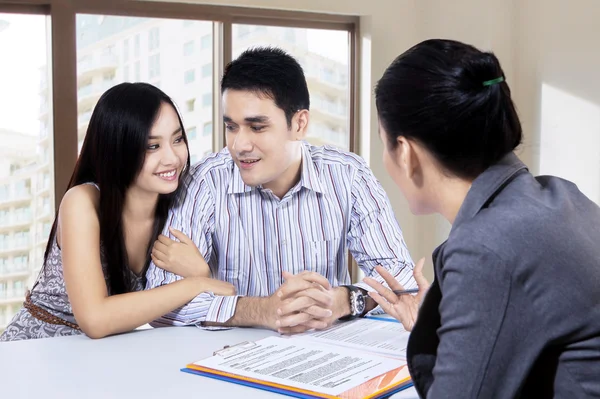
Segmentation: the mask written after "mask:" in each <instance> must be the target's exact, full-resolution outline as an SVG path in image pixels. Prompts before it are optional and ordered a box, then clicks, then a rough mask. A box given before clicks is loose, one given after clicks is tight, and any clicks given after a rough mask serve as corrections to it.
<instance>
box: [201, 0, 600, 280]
mask: <svg viewBox="0 0 600 399" xmlns="http://www.w3.org/2000/svg"><path fill="white" fill-rule="evenodd" d="M192 2H196V3H205V4H227V5H238V6H246V7H261V8H273V9H286V10H297V11H312V12H325V13H338V14H348V15H358V16H360V17H361V19H360V21H361V38H362V42H363V48H362V54H361V56H362V63H363V65H362V71H361V72H362V73H361V76H360V78H361V93H360V95H361V114H360V115H361V125H360V134H361V135H362V139H363V142H361V149H362V151H364V152H363V153H362V154H361V155H363V156H364V157H365V158H366V159H367V160H368V161H369V162H370V164H371V167H372V169H373V171H374V172H375V174H376V176H377V177H378V178H379V179H380V180H381V182H382V184H383V186H384V187H385V189H386V190H387V192H388V195H389V196H390V199H391V201H392V204H393V205H394V210H395V212H396V215H397V217H398V220H399V222H400V224H401V226H402V229H403V231H404V235H405V239H406V241H407V244H408V246H409V249H410V251H411V254H412V256H413V258H415V259H417V258H420V257H423V256H425V257H426V258H427V260H428V265H429V267H430V265H431V260H430V255H431V251H432V250H433V249H434V248H435V246H436V245H438V244H439V243H440V242H442V241H443V239H444V238H445V237H446V235H447V233H448V231H449V225H448V224H447V223H446V222H445V221H443V220H441V219H440V218H439V217H434V216H430V217H418V218H417V217H414V216H412V215H411V214H410V212H409V211H408V209H407V207H406V203H405V201H404V200H403V199H402V197H401V195H400V193H399V191H398V190H397V188H396V187H395V186H394V184H393V182H392V181H391V179H389V178H388V177H387V175H386V173H385V169H384V168H383V165H382V163H381V150H382V148H381V143H380V140H379V139H378V137H377V133H376V132H377V120H376V113H375V106H374V101H373V98H372V92H373V87H374V85H375V83H376V82H377V80H378V79H379V78H380V77H381V75H382V73H383V71H384V69H385V68H386V67H387V65H388V64H389V63H390V62H391V61H392V60H393V59H394V58H395V57H396V56H397V55H399V54H400V53H402V52H403V51H404V50H406V49H407V48H409V47H410V46H412V45H413V44H416V43H417V42H419V41H421V40H424V39H427V38H434V37H437V38H450V39H456V40H461V41H464V42H467V43H470V44H473V45H475V46H477V47H479V48H482V49H491V50H493V51H494V52H495V53H496V55H497V56H498V57H499V59H500V61H501V62H502V65H503V68H504V70H505V73H506V75H507V81H508V84H509V85H510V86H511V89H512V92H513V97H514V99H515V101H516V104H517V107H518V110H519V114H520V116H521V119H522V122H523V126H524V130H525V137H524V144H523V146H522V147H521V148H520V149H519V151H518V154H519V155H520V156H521V158H522V159H523V160H524V161H525V163H526V164H528V165H529V167H530V169H531V170H532V172H533V173H536V174H537V173H543V174H547V173H551V174H557V175H559V176H562V177H566V178H568V179H570V180H573V181H575V182H576V183H578V185H579V186H580V188H581V189H582V190H583V191H584V192H585V193H586V194H588V195H589V196H590V197H591V198H592V199H593V200H594V201H596V202H600V75H599V74H600V51H599V47H598V40H599V39H600V27H596V25H594V22H596V21H599V20H600V2H598V1H597V0H570V1H568V2H567V1H564V0H527V1H517V0H454V1H447V0H371V1H365V0H328V1H323V0H303V1H289V0H225V1H221V2H219V1H215V0H213V1H205V0H192ZM542 128H543V131H542ZM427 274H428V275H429V276H431V270H430V269H429V270H427Z"/></svg>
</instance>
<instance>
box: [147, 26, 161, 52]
mask: <svg viewBox="0 0 600 399" xmlns="http://www.w3.org/2000/svg"><path fill="white" fill-rule="evenodd" d="M159 46H160V30H159V29H158V28H152V29H150V32H148V50H149V51H152V50H156V49H158V47H159Z"/></svg>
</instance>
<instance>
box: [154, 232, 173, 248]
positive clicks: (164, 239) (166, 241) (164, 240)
mask: <svg viewBox="0 0 600 399" xmlns="http://www.w3.org/2000/svg"><path fill="white" fill-rule="evenodd" d="M158 241H159V242H161V243H163V244H164V245H166V246H169V245H171V244H173V243H174V242H175V241H173V240H171V239H170V238H169V237H167V236H165V235H163V234H161V235H159V236H158Z"/></svg>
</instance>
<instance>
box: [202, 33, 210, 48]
mask: <svg viewBox="0 0 600 399" xmlns="http://www.w3.org/2000/svg"><path fill="white" fill-rule="evenodd" d="M211 47H212V36H211V35H204V36H202V38H201V39H200V48H201V49H202V50H204V49H208V48H211Z"/></svg>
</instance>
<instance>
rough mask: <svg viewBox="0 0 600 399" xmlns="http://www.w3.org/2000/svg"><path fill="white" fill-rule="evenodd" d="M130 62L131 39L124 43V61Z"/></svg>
mask: <svg viewBox="0 0 600 399" xmlns="http://www.w3.org/2000/svg"><path fill="white" fill-rule="evenodd" d="M128 60H129V39H125V40H124V41H123V61H125V62H127V61H128Z"/></svg>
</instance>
